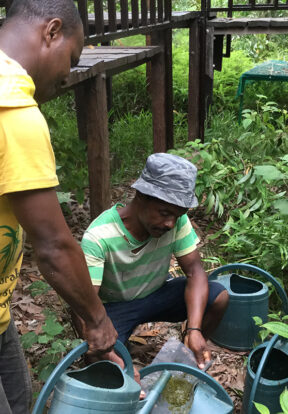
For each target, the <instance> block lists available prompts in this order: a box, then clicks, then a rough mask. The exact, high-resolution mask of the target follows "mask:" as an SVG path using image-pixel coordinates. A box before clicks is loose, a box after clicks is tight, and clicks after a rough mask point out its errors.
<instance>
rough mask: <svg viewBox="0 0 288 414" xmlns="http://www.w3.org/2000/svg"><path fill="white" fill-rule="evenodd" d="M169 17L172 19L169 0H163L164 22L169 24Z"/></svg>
mask: <svg viewBox="0 0 288 414" xmlns="http://www.w3.org/2000/svg"><path fill="white" fill-rule="evenodd" d="M171 17H172V4H171V0H164V20H165V21H169V22H170V21H171Z"/></svg>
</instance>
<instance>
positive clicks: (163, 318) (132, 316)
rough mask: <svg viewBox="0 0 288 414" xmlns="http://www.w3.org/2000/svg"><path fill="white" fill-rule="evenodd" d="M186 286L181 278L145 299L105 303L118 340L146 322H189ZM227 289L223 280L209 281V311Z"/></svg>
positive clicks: (183, 278) (169, 282)
mask: <svg viewBox="0 0 288 414" xmlns="http://www.w3.org/2000/svg"><path fill="white" fill-rule="evenodd" d="M185 286H186V277H177V278H174V279H169V280H167V281H166V282H165V283H164V285H163V286H162V287H161V288H160V289H158V290H156V291H155V292H153V293H151V294H150V295H148V296H146V297H145V298H143V299H134V300H131V301H128V302H111V303H105V304H104V306H105V309H106V312H107V314H108V316H109V318H110V319H111V320H112V322H113V325H114V327H115V329H116V331H117V332H118V339H119V340H120V341H121V342H123V343H125V342H126V341H127V340H128V338H129V336H130V335H131V334H132V332H133V330H134V329H135V328H136V326H137V325H140V324H142V323H146V322H182V321H185V319H187V312H186V305H185V301H184V290H185ZM223 290H225V288H224V286H223V285H221V284H220V283H217V282H209V296H208V302H207V307H206V310H207V308H209V306H211V305H212V304H213V302H214V301H215V299H216V298H217V296H218V295H219V293H221V292H222V291H223Z"/></svg>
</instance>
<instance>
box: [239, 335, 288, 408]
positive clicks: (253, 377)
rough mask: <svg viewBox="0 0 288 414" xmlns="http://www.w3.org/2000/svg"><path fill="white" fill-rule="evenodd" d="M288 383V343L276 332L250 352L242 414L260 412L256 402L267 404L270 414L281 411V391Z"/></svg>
mask: <svg viewBox="0 0 288 414" xmlns="http://www.w3.org/2000/svg"><path fill="white" fill-rule="evenodd" d="M287 386H288V342H287V340H286V341H285V340H279V337H278V335H274V336H273V338H272V339H271V340H270V341H269V342H265V343H263V344H261V345H259V346H257V347H256V348H255V349H254V350H253V351H252V352H251V353H250V355H249V358H248V364H247V373H246V378H245V386H244V395H243V404H242V414H259V412H258V411H257V409H256V408H255V406H254V403H253V402H254V401H255V402H257V403H260V404H263V405H265V406H266V407H267V408H268V409H269V410H270V414H277V413H280V412H281V411H282V410H281V406H280V403H279V398H280V394H281V393H282V391H283V390H284V389H285V387H287Z"/></svg>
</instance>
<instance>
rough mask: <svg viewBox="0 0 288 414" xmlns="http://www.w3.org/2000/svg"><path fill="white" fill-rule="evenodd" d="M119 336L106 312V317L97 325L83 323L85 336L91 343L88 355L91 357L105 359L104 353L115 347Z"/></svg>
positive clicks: (89, 343)
mask: <svg viewBox="0 0 288 414" xmlns="http://www.w3.org/2000/svg"><path fill="white" fill-rule="evenodd" d="M117 336H118V334H117V332H116V330H115V328H114V326H113V324H112V322H111V319H110V318H108V316H107V314H106V313H105V314H104V318H103V319H102V320H101V322H100V323H98V324H97V325H94V324H87V323H86V324H83V337H84V339H86V340H87V342H88V345H89V350H88V352H87V357H88V358H89V359H90V358H91V359H92V358H94V357H96V358H97V359H99V358H100V359H103V358H102V355H103V354H106V353H107V352H110V351H111V350H112V349H113V346H114V345H115V342H116V339H117ZM104 359H105V358H104Z"/></svg>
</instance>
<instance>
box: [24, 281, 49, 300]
mask: <svg viewBox="0 0 288 414" xmlns="http://www.w3.org/2000/svg"><path fill="white" fill-rule="evenodd" d="M28 289H29V291H30V295H31V296H32V298H34V297H35V296H37V295H42V294H44V293H46V292H48V291H49V290H50V289H52V288H51V286H49V285H48V283H46V282H44V281H43V280H35V282H32V283H31V285H30V286H28Z"/></svg>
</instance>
